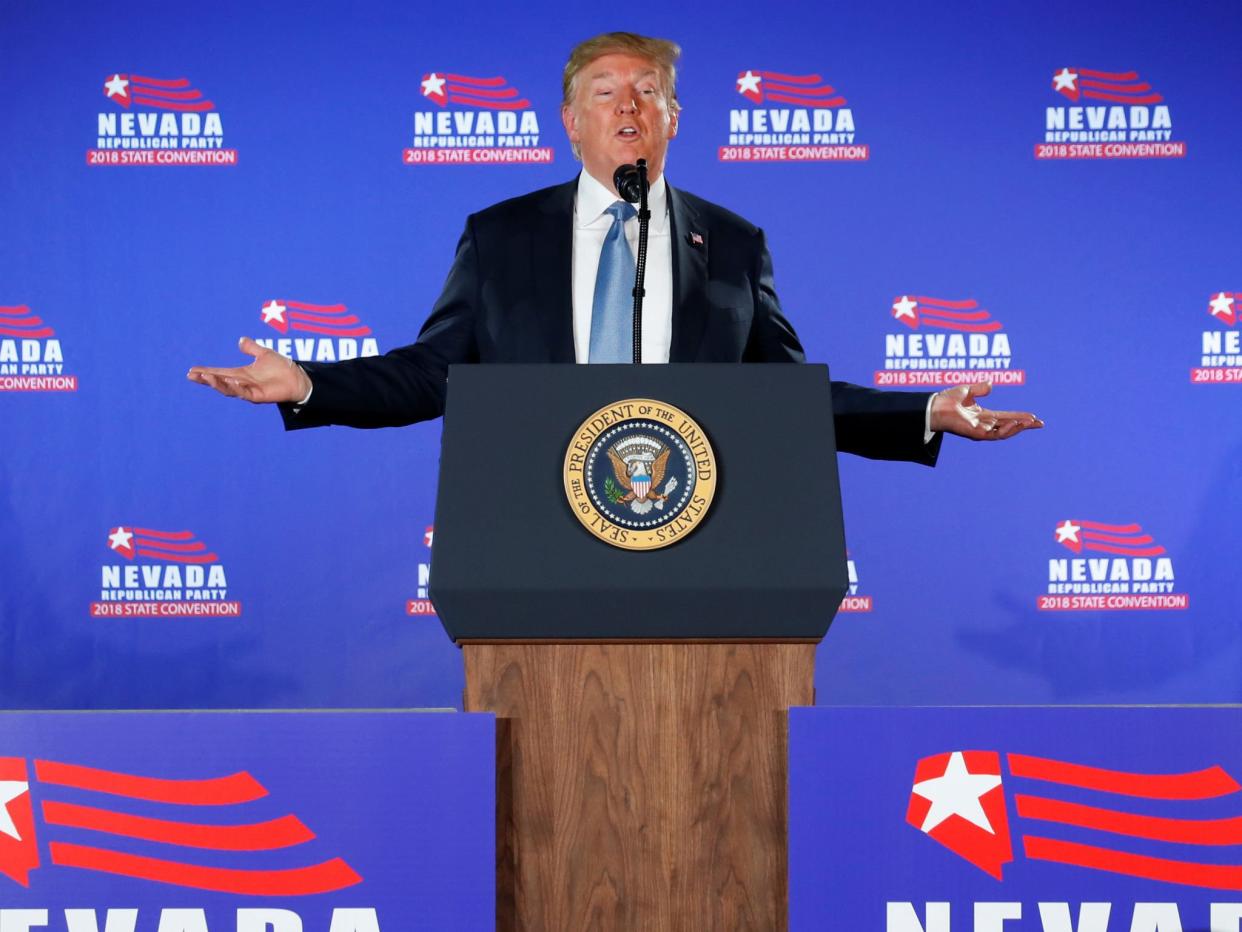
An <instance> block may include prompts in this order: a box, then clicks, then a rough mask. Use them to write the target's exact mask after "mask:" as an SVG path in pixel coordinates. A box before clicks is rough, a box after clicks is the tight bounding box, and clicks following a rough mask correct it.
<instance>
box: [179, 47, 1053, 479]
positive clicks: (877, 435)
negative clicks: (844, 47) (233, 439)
mask: <svg viewBox="0 0 1242 932" xmlns="http://www.w3.org/2000/svg"><path fill="white" fill-rule="evenodd" d="M679 54H680V50H679V49H678V47H677V46H676V45H675V44H673V43H671V42H667V41H665V40H662V39H652V38H648V37H645V36H638V35H634V34H632V33H608V34H605V35H602V36H597V37H595V38H593V39H588V40H587V41H586V42H583V43H581V44H580V45H578V46H577V47H576V48H575V49H574V51H573V52H572V53H571V55H570V59H569V62H568V64H567V65H566V67H565V76H564V100H563V105H562V111H561V116H562V121H563V123H564V125H565V131H566V133H567V134H568V136H569V140H570V142H571V144H572V145H573V148H574V154H575V155H576V156H578V157H579V158H580V159H581V160H582V164H583V171H582V173H581V174H580V175H579V177H578V178H577V179H576V180H575V181H571V182H569V183H567V184H563V185H559V186H557V187H553V188H547V189H544V190H542V191H536V192H534V193H532V194H528V195H525V196H523V197H518V198H514V199H512V200H508V201H504V202H502V203H500V204H497V205H495V206H493V207H490V208H488V209H486V210H483V211H481V212H479V213H477V214H474V215H472V216H471V217H469V218H468V219H467V221H466V230H465V232H464V234H463V235H462V238H461V241H460V242H459V244H458V247H457V256H456V259H455V260H454V263H453V267H452V269H451V270H450V271H449V275H448V279H447V281H446V282H445V285H444V290H443V292H442V293H441V295H440V299H439V300H438V301H437V302H436V305H435V307H434V308H433V310H432V313H431V316H430V317H429V318H428V320H427V322H426V323H425V324H424V325H423V328H422V330H421V331H420V333H419V336H418V339H417V341H416V342H414V343H413V344H411V345H409V346H404V347H401V348H399V349H395V350H392V351H391V352H389V353H387V354H385V355H383V356H378V357H369V358H362V359H354V360H349V361H345V362H339V363H332V364H311V363H305V364H302V365H300V366H299V365H298V364H296V363H294V362H293V361H292V360H289V359H286V358H285V357H282V356H280V355H278V354H276V353H274V352H273V351H271V350H268V349H265V348H263V347H260V346H259V345H258V344H256V343H255V342H254V341H253V340H250V339H248V338H243V339H242V342H241V348H242V350H243V351H244V352H246V353H247V354H249V355H251V356H253V357H254V361H253V362H252V363H251V364H250V365H248V366H245V367H239V368H223V369H217V368H207V367H200V366H196V367H194V368H193V369H191V370H190V372H189V374H188V377H189V378H190V379H191V380H193V381H197V382H200V383H201V384H204V385H208V386H210V387H212V388H215V389H216V390H217V391H219V392H221V393H222V394H225V395H230V396H234V397H240V398H245V399H247V400H249V401H252V402H276V403H279V404H280V405H281V413H282V416H283V417H284V420H285V426H286V427H287V428H289V429H297V428H301V427H316V426H321V425H325V424H345V425H349V426H353V427H388V426H399V425H402V424H410V423H414V422H416V421H422V420H427V419H429V418H433V417H438V416H439V415H441V414H442V413H443V411H444V396H445V389H446V378H447V369H448V366H449V365H450V364H452V363H477V362H531V363H571V362H575V361H576V362H580V363H584V362H592V363H597V362H628V361H629V360H630V358H631V354H632V346H631V343H630V340H631V336H630V332H629V303H630V300H631V299H630V297H629V288H630V287H631V286H632V283H633V277H634V259H633V247H634V245H635V241H636V239H637V229H638V221H637V220H636V219H635V218H634V216H633V214H634V211H633V209H632V207H630V206H629V205H628V204H625V203H624V202H623V201H622V200H621V199H620V198H619V197H618V195H617V192H616V189H615V187H614V182H613V172H614V170H615V169H616V168H617V166H619V165H623V164H633V163H635V162H636V161H637V160H638V159H640V158H644V159H646V160H647V166H648V173H649V179H650V182H651V190H650V206H651V213H652V218H651V229H650V233H651V238H650V246H649V252H648V266H647V273H646V298H645V300H644V310H643V334H642V337H643V339H642V358H643V362H645V363H647V362H651V363H661V362H802V361H804V359H805V357H804V354H803V351H802V346H801V344H800V343H799V342H798V338H797V336H796V335H795V333H794V331H793V328H792V327H791V326H790V325H789V323H788V321H786V320H785V318H784V316H783V315H782V313H781V310H780V304H779V302H778V301H777V298H776V293H775V291H774V289H773V283H772V268H771V259H770V257H769V255H768V251H767V247H766V245H765V243H764V237H763V232H762V231H761V230H759V229H758V228H756V227H754V226H753V225H751V224H750V223H748V222H747V221H745V220H743V219H742V218H741V217H738V216H737V215H735V214H732V213H730V212H729V211H727V210H725V209H724V208H721V207H718V206H716V205H715V204H711V203H709V202H707V201H704V200H702V199H701V198H698V197H695V196H694V195H691V194H686V193H684V192H681V191H678V190H674V189H673V188H671V187H670V186H669V185H668V184H667V183H666V182H665V180H664V175H663V172H664V163H665V157H666V155H667V152H668V144H669V140H671V139H672V138H673V137H675V136H676V135H677V123H678V112H679V109H680V105H679V104H678V102H677V94H676V70H675V63H676V59H677V57H678V55H679ZM627 263H628V264H627ZM989 390H990V386H988V385H987V384H985V383H982V384H979V385H973V386H960V387H958V388H954V389H948V390H946V391H943V392H938V393H935V394H927V393H914V392H880V391H875V390H873V389H867V388H862V387H860V386H856V385H850V384H848V383H845V382H834V383H833V408H834V415H835V426H836V436H837V443H838V447H839V448H840V449H842V450H845V451H847V452H852V453H857V454H860V455H863V456H868V457H872V458H876V459H901V460H912V461H915V462H922V463H926V464H928V465H932V464H934V463H935V460H936V456H937V454H938V452H939V447H940V439H941V436H942V434H943V432H945V431H948V432H951V433H956V434H960V435H962V436H966V437H970V438H972V439H977V440H984V439H988V440H995V439H1005V438H1007V437H1011V436H1013V435H1015V434H1017V433H1018V432H1020V431H1021V430H1024V429H1026V428H1031V427H1042V426H1043V424H1042V422H1041V421H1039V419H1038V418H1036V417H1034V415H1031V414H1027V413H1024V412H996V411H989V410H986V409H983V408H981V407H980V406H979V405H978V403H977V401H976V397H977V396H979V395H984V394H987V392H988V391H989Z"/></svg>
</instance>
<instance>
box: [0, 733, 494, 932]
mask: <svg viewBox="0 0 1242 932" xmlns="http://www.w3.org/2000/svg"><path fill="white" fill-rule="evenodd" d="M494 752H495V720H494V718H493V717H492V716H491V715H457V714H434V713H417V712H287V713H281V712H257V713H252V712H201V713H184V712H136V713H116V712H49V713H38V712H27V713H21V712H9V713H3V714H0V928H2V929H4V930H6V932H7V930H9V929H21V930H23V932H24V930H26V929H28V928H44V927H46V928H48V929H51V930H60V932H66V930H67V932H78V930H82V929H105V928H106V929H108V930H113V929H116V928H123V929H126V930H129V932H156V930H157V929H158V930H162V932H169V930H177V932H215V930H219V929H228V930H230V932H232V930H236V932H243V930H244V932H302V930H303V929H305V930H306V932H314V930H320V932H405V930H429V932H431V930H436V932H440V930H444V929H487V928H491V927H492V926H493V924H494V922H495V858H494V852H495V830H494V825H495V821H494V820H495V815H494V813H495V764H494ZM134 911H136V924H135V917H133V916H131V914H132V913H133V912H134ZM110 914H111V916H110Z"/></svg>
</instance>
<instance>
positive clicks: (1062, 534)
mask: <svg viewBox="0 0 1242 932" xmlns="http://www.w3.org/2000/svg"><path fill="white" fill-rule="evenodd" d="M1081 530H1082V527H1081V525H1077V524H1075V523H1074V522H1073V521H1071V520H1069V518H1066V519H1065V520H1064V521H1062V522H1061V523H1060V524H1058V525H1057V543H1058V544H1066V545H1069V544H1081V543H1082V542H1081V541H1080V540H1079V538H1078V532H1079V531H1081Z"/></svg>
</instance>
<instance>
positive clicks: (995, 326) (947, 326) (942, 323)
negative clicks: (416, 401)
mask: <svg viewBox="0 0 1242 932" xmlns="http://www.w3.org/2000/svg"><path fill="white" fill-rule="evenodd" d="M920 323H922V324H923V325H924V326H927V327H937V328H939V329H941V330H958V331H961V332H962V333H995V332H996V331H997V330H999V329H1000V328H1001V322H1000V321H999V320H994V321H992V322H990V323H986V324H958V323H954V322H953V321H951V320H938V319H937V318H935V317H924V318H923V319H922V321H920Z"/></svg>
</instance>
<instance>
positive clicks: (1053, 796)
mask: <svg viewBox="0 0 1242 932" xmlns="http://www.w3.org/2000/svg"><path fill="white" fill-rule="evenodd" d="M1239 729H1242V709H1237V708H1180V709H1170V708H1163V709H1162V708H1134V707H1130V708H1122V707H1111V708H1110V707H1090V708H1085V707H1083V708H1068V707H1067V708H1050V707H1043V708H1038V707H1026V708H1003V707H993V708H947V707H944V708H820V709H792V710H790V713H789V755H790V760H789V824H790V837H789V874H790V928H791V929H793V930H798V932H810V930H816V932H818V930H822V929H825V928H833V929H865V930H869V932H870V930H881V929H882V930H885V932H951V930H952V932H971V930H974V932H1022V930H1041V932H1054V930H1056V932H1062V930H1064V932H1069V930H1075V932H1108V930H1117V929H1121V930H1125V929H1131V930H1144V932H1183V930H1185V932H1205V930H1207V929H1209V928H1210V929H1211V932H1238V929H1239V928H1242V784H1240V783H1239V782H1238V780H1239V778H1242V745H1239V744H1238V742H1237V741H1232V740H1224V738H1225V737H1226V736H1229V735H1236V734H1237V733H1238V731H1239Z"/></svg>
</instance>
